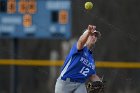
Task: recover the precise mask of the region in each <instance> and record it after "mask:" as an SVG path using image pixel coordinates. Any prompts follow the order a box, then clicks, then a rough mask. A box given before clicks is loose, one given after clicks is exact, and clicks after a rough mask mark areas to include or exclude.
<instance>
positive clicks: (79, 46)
mask: <svg viewBox="0 0 140 93" xmlns="http://www.w3.org/2000/svg"><path fill="white" fill-rule="evenodd" d="M100 36H101V34H100V32H99V31H96V26H94V25H89V26H88V27H87V30H86V31H85V32H84V33H83V34H82V35H81V36H80V38H79V40H78V41H77V42H76V43H75V44H74V45H73V47H72V48H71V50H70V52H69V54H68V55H67V57H66V59H65V62H64V65H63V66H62V69H61V74H60V76H59V77H58V79H57V81H56V85H55V93H87V90H86V86H85V82H86V80H87V79H90V80H91V81H93V82H95V81H98V82H102V81H101V80H100V78H99V77H98V76H97V75H96V70H95V61H94V58H93V55H92V51H91V50H92V48H93V45H94V44H95V43H96V41H97V39H98V38H99V37H100ZM98 84H99V83H98ZM101 84H102V83H100V84H99V85H101Z"/></svg>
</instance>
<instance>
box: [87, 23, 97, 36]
mask: <svg viewBox="0 0 140 93" xmlns="http://www.w3.org/2000/svg"><path fill="white" fill-rule="evenodd" d="M95 29H96V26H94V25H89V26H88V28H87V30H88V33H89V34H90V35H92V34H93V33H94V31H95Z"/></svg>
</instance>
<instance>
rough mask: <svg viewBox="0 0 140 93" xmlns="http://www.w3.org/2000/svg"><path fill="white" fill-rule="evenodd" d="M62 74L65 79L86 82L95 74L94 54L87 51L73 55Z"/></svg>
mask: <svg viewBox="0 0 140 93" xmlns="http://www.w3.org/2000/svg"><path fill="white" fill-rule="evenodd" d="M61 74H62V76H63V78H72V79H75V80H76V79H78V80H80V81H81V82H84V81H85V80H86V79H87V78H88V77H89V76H90V75H92V74H95V64H94V60H93V57H92V54H91V53H90V52H89V51H87V50H86V49H85V50H84V51H81V52H78V53H76V54H74V55H72V56H71V57H70V58H69V61H68V62H67V63H66V65H65V67H64V68H63V70H62V72H61Z"/></svg>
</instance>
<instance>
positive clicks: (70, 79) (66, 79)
mask: <svg viewBox="0 0 140 93" xmlns="http://www.w3.org/2000/svg"><path fill="white" fill-rule="evenodd" d="M61 80H64V81H68V82H76V83H84V82H82V81H80V80H75V79H72V78H63V77H61Z"/></svg>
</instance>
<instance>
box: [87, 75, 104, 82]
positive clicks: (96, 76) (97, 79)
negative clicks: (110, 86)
mask: <svg viewBox="0 0 140 93" xmlns="http://www.w3.org/2000/svg"><path fill="white" fill-rule="evenodd" d="M89 79H90V80H91V81H93V82H94V81H102V80H101V79H100V78H99V76H98V75H96V74H93V75H91V76H90V78H89Z"/></svg>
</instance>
